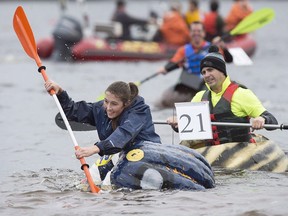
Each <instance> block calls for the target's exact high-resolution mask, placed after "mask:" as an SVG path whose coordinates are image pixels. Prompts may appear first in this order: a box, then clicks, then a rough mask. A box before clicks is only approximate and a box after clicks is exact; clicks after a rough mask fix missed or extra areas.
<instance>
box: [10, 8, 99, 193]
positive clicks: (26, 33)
mask: <svg viewBox="0 0 288 216" xmlns="http://www.w3.org/2000/svg"><path fill="white" fill-rule="evenodd" d="M13 27H14V29H15V32H16V34H17V36H18V38H19V40H20V42H21V44H22V46H23V48H24V50H25V52H26V53H27V54H28V55H29V56H30V57H31V58H33V59H34V60H35V61H36V64H37V66H38V67H39V69H38V71H39V72H40V73H41V74H42V76H43V78H44V80H45V81H47V80H48V76H47V74H46V70H45V67H44V66H42V62H41V59H40V57H39V55H38V53H37V48H36V43H35V39H34V35H33V32H32V30H31V27H30V24H29V22H28V19H27V17H26V14H25V12H24V10H23V8H22V7H21V6H19V7H18V8H17V9H16V11H15V14H14V19H13ZM50 94H51V95H52V97H53V99H54V101H55V103H56V105H57V107H58V110H59V112H60V114H61V117H62V119H63V121H64V123H65V126H66V128H67V130H68V132H69V134H70V137H71V139H72V142H73V144H74V148H75V149H76V150H77V149H79V146H78V143H77V141H76V138H75V136H74V133H73V131H72V129H71V127H70V124H69V122H68V120H67V118H66V115H65V113H64V111H63V109H62V106H61V104H60V102H59V100H58V98H57V96H56V94H55V91H54V90H53V89H52V90H51V91H50ZM80 162H81V164H82V166H81V168H82V169H83V170H84V172H85V175H86V177H87V181H88V183H89V186H90V189H91V192H92V193H98V192H99V191H100V188H98V187H97V186H96V185H95V184H94V182H93V179H92V176H91V174H90V172H89V168H88V165H87V164H86V161H85V159H84V158H81V159H80Z"/></svg>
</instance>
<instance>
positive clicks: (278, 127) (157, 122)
mask: <svg viewBox="0 0 288 216" xmlns="http://www.w3.org/2000/svg"><path fill="white" fill-rule="evenodd" d="M153 123H154V124H168V123H167V122H166V121H153ZM211 125H214V126H229V127H252V124H251V123H234V122H211ZM264 128H266V129H280V130H287V129H288V125H285V124H280V125H273V124H264Z"/></svg>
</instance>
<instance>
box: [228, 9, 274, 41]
mask: <svg viewBox="0 0 288 216" xmlns="http://www.w3.org/2000/svg"><path fill="white" fill-rule="evenodd" d="M274 17H275V12H274V10H273V9H271V8H263V9H260V10H258V11H255V12H253V13H251V14H250V15H249V16H247V17H245V18H244V19H243V20H242V21H241V22H240V23H239V24H238V25H237V26H236V27H235V28H234V29H233V30H232V31H231V32H230V35H232V36H233V35H239V34H245V33H249V32H252V31H255V30H257V29H259V28H261V27H262V26H264V25H267V24H268V23H270V22H271V21H272V20H273V19H274Z"/></svg>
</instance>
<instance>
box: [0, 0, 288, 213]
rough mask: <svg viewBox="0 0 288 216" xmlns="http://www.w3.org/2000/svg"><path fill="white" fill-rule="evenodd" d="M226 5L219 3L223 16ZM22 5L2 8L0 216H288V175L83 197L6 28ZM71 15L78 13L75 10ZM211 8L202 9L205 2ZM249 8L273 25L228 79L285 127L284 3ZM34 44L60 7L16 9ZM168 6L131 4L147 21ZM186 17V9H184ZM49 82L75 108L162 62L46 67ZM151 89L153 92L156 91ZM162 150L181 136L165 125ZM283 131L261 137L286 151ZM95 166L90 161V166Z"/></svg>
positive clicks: (86, 137)
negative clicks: (269, 11)
mask: <svg viewBox="0 0 288 216" xmlns="http://www.w3.org/2000/svg"><path fill="white" fill-rule="evenodd" d="M231 2H232V1H223V3H222V1H221V3H222V8H221V11H222V13H223V14H226V12H227V10H228V8H229V7H230V5H231ZM19 4H20V1H15V2H14V1H13V2H1V3H0V10H1V12H0V18H1V19H0V29H1V33H0V43H1V50H0V76H1V78H0V99H1V100H0V113H1V114H0V134H1V145H0V150H1V151H0V152H1V157H0V160H1V168H0V185H1V186H0V190H1V197H0V201H1V202H0V214H1V215H16V214H19V213H21V215H40V214H43V215H100V214H103V215H104V214H106V215H287V213H288V207H287V195H288V191H287V186H288V178H287V173H285V174H276V173H267V172H251V171H240V170H236V171H234V172H232V171H228V170H223V169H218V168H215V175H216V188H214V189H211V190H207V191H205V192H191V191H125V190H119V191H112V192H105V193H103V194H101V195H93V194H89V193H84V192H80V191H79V190H77V189H76V184H77V183H79V181H80V180H81V179H82V178H83V172H82V171H81V170H80V163H79V161H78V160H76V159H75V157H74V148H73V144H72V142H71V140H70V137H69V135H68V133H67V131H63V130H60V129H59V128H57V127H56V126H55V123H54V117H55V114H56V113H57V112H58V111H57V107H56V105H55V103H54V101H53V99H52V97H49V96H48V95H47V93H46V92H45V91H44V87H43V80H42V77H41V76H40V74H39V73H38V72H37V66H36V64H35V62H34V61H33V60H31V59H29V58H28V57H27V55H26V54H25V52H24V51H23V50H22V47H21V45H20V43H19V41H18V39H17V37H16V36H15V33H14V31H13V28H12V17H13V14H14V11H15V9H16V7H17V6H18V5H19ZM70 4H71V5H70V6H69V9H70V10H71V11H72V12H74V13H77V12H76V11H77V10H76V9H77V7H76V5H75V4H74V3H73V2H72V3H70ZM201 4H202V5H201V8H203V9H206V8H207V1H203V2H202V3H201ZM252 4H253V6H254V8H255V9H259V8H263V7H271V8H274V9H275V11H276V18H275V20H274V21H273V22H272V23H271V24H269V25H268V26H265V27H264V28H263V29H260V30H258V31H257V32H255V33H254V35H255V37H256V39H257V42H258V49H257V53H256V54H255V56H254V57H253V61H254V65H253V66H249V67H236V66H234V65H229V66H228V73H229V75H230V76H231V77H232V79H235V80H238V81H241V82H243V83H245V84H246V85H247V86H248V87H249V88H251V89H252V90H253V91H254V92H255V93H256V94H257V95H258V96H259V98H260V100H261V101H262V102H263V103H264V105H265V106H266V108H267V109H268V110H270V111H271V112H272V113H274V115H275V116H276V117H277V118H278V120H279V123H288V117H287V114H286V113H287V112H288V108H287V103H288V97H287V95H286V91H285V90H286V88H285V87H286V85H287V84H286V83H287V80H288V75H287V71H286V69H287V67H288V62H287V58H286V56H287V52H286V48H285V42H286V40H287V37H288V31H287V28H285V27H284V26H285V23H287V22H288V17H287V13H286V12H285V10H284V8H287V6H288V3H287V2H286V1H252ZM22 6H23V7H24V9H25V11H26V13H27V16H28V19H29V21H30V24H31V26H32V29H33V32H34V35H35V38H36V40H37V39H39V38H42V37H45V36H48V35H49V34H50V33H51V32H52V30H53V27H54V25H55V23H56V22H57V19H58V18H59V15H60V9H59V5H58V3H57V2H50V3H49V2H38V1H35V2H25V3H22ZM86 6H87V7H86V8H85V10H87V11H88V12H89V16H90V21H91V22H93V21H94V20H95V21H96V20H108V19H109V17H110V11H112V9H113V4H111V2H110V1H100V2H89V3H88V4H87V5H86ZM166 6H167V4H166V3H165V1H162V2H161V1H156V0H155V1H149V4H148V6H147V2H145V1H132V2H131V3H129V7H128V8H129V10H130V11H131V13H134V14H139V16H143V17H145V16H146V15H148V13H149V10H150V9H154V10H156V11H159V12H161V11H163V10H165V8H166ZM183 8H185V5H183ZM43 64H44V65H46V67H47V74H48V76H49V77H50V78H51V79H53V80H55V81H57V82H58V83H60V84H61V85H62V86H63V87H64V88H65V89H67V91H68V92H69V94H70V95H71V96H72V97H73V98H74V99H75V100H80V99H85V100H87V101H94V100H95V98H96V97H97V96H98V95H99V94H101V93H102V92H103V90H104V89H105V88H106V86H107V85H108V84H110V83H111V82H113V81H116V80H125V81H138V80H142V79H143V78H145V77H147V76H149V75H150V74H152V73H154V72H155V71H156V70H157V69H158V68H159V67H160V66H162V65H163V64H165V61H163V62H154V63H149V62H139V63H126V62H117V63H116V62H112V63H111V62H109V63H102V62H83V63H81V62H80V63H76V64H67V63H54V62H51V61H43ZM178 76H179V72H178V73H177V72H174V73H171V74H169V75H167V76H163V77H157V78H155V79H153V80H151V81H149V82H147V83H145V84H143V85H142V86H141V88H140V92H141V94H142V95H143V96H144V97H145V99H146V102H147V103H149V104H151V107H152V108H153V103H154V102H155V101H156V100H157V98H158V97H160V93H161V92H162V91H163V90H164V89H165V88H166V87H167V86H168V85H172V84H173V83H174V82H175V81H176V79H177V77H178ZM156 86H157V88H156ZM152 114H153V118H154V119H155V120H165V119H166V117H167V116H170V115H172V114H173V110H169V109H168V110H163V111H156V110H155V111H153V113H152ZM156 130H157V132H158V133H159V134H160V135H161V137H162V140H163V143H175V144H177V143H178V141H179V139H178V135H177V134H174V133H173V132H172V131H171V129H170V128H168V127H167V126H165V125H157V126H156ZM287 132H288V131H280V130H276V131H272V132H267V131H265V130H263V131H261V133H262V134H264V135H266V136H267V137H269V138H270V139H272V140H274V141H275V142H277V143H278V144H279V146H280V147H281V148H282V149H283V150H284V151H285V152H287V149H288V147H287V138H288V135H287ZM75 136H76V139H77V140H78V143H79V145H80V146H85V145H91V144H92V143H94V142H95V141H96V140H97V137H96V136H95V132H76V133H75ZM94 160H95V158H87V162H88V163H92V162H93V161H94Z"/></svg>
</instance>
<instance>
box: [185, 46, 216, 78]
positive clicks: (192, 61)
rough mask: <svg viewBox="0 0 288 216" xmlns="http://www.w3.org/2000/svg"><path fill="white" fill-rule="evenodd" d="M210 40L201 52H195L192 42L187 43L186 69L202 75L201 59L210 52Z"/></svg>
mask: <svg viewBox="0 0 288 216" xmlns="http://www.w3.org/2000/svg"><path fill="white" fill-rule="evenodd" d="M210 45H211V43H210V42H205V44H204V45H203V46H202V48H201V49H200V50H199V52H197V53H196V52H195V50H194V49H193V47H192V45H191V44H186V45H185V57H186V59H187V60H186V62H185V63H184V69H185V70H186V71H187V72H188V73H190V74H192V73H193V74H195V75H198V76H199V77H201V74H200V63H201V60H202V59H203V58H204V57H205V56H206V55H207V54H208V48H209V47H210Z"/></svg>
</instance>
